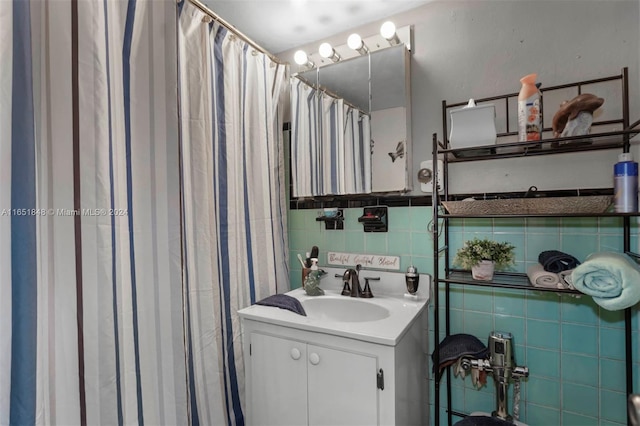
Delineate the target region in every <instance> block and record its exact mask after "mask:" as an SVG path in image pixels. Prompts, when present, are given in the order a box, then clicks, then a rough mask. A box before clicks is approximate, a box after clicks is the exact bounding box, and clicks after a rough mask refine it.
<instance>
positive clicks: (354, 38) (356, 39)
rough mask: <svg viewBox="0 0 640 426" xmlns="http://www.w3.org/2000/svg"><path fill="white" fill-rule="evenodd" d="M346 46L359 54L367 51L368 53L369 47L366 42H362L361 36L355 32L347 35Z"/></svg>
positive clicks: (364, 53)
mask: <svg viewBox="0 0 640 426" xmlns="http://www.w3.org/2000/svg"><path fill="white" fill-rule="evenodd" d="M347 46H349V47H350V48H351V49H353V50H355V51H356V52H358V53H359V54H361V55H366V54H367V53H369V48H368V47H367V45H366V44H364V41H362V37H360V35H358V34H356V33H353V34H351V35H350V36H349V38H348V39H347Z"/></svg>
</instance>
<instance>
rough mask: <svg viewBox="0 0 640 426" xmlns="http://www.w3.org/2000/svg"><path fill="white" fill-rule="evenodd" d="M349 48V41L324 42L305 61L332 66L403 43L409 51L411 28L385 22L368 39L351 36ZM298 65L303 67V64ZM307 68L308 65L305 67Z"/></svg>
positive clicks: (320, 65) (356, 35)
mask: <svg viewBox="0 0 640 426" xmlns="http://www.w3.org/2000/svg"><path fill="white" fill-rule="evenodd" d="M349 38H351V39H352V40H351V44H352V45H353V46H355V47H353V48H352V47H350V45H349V44H350V43H349V40H347V43H345V44H342V45H339V46H333V45H331V44H330V43H327V42H324V43H322V44H321V45H320V48H319V49H318V51H316V52H314V53H311V54H309V55H308V58H307V60H308V61H311V62H312V63H313V64H314V65H315V66H317V67H318V68H320V67H323V66H325V65H330V64H333V63H335V62H337V61H339V60H345V59H351V58H354V57H357V56H360V55H366V54H367V53H369V52H375V51H376V50H380V49H385V48H388V47H389V46H395V45H398V44H402V43H404V45H405V46H406V48H407V50H409V51H411V26H410V25H406V26H404V27H400V28H396V27H395V24H393V22H391V21H387V22H385V23H384V24H382V26H381V27H380V32H379V33H378V34H374V35H371V36H368V37H361V36H360V35H358V34H351V36H350V37H349ZM296 63H297V62H296ZM299 65H305V63H304V62H303V63H302V64H299ZM307 66H308V65H307Z"/></svg>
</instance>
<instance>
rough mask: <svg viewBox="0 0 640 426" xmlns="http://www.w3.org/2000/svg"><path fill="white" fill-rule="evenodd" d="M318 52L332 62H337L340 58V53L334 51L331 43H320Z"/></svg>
mask: <svg viewBox="0 0 640 426" xmlns="http://www.w3.org/2000/svg"><path fill="white" fill-rule="evenodd" d="M318 53H319V54H320V56H322V57H323V58H327V59H330V60H331V61H332V62H338V61H339V60H340V59H342V58H341V57H340V55H338V52H336V50H335V49H334V48H333V47H331V44H329V43H322V44H321V45H320V47H319V48H318Z"/></svg>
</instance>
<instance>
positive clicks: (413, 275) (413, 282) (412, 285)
mask: <svg viewBox="0 0 640 426" xmlns="http://www.w3.org/2000/svg"><path fill="white" fill-rule="evenodd" d="M404 280H405V282H406V284H407V291H408V292H409V294H416V292H417V291H418V282H419V281H420V275H419V274H418V268H416V267H415V266H413V265H411V266H409V267H408V268H407V273H406V274H405V275H404Z"/></svg>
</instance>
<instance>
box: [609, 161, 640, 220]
mask: <svg viewBox="0 0 640 426" xmlns="http://www.w3.org/2000/svg"><path fill="white" fill-rule="evenodd" d="M613 193H614V199H615V211H616V213H633V212H637V211H638V163H637V162H635V161H633V155H632V154H631V153H630V152H624V153H622V154H619V155H618V162H617V163H616V164H615V165H614V166H613Z"/></svg>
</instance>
